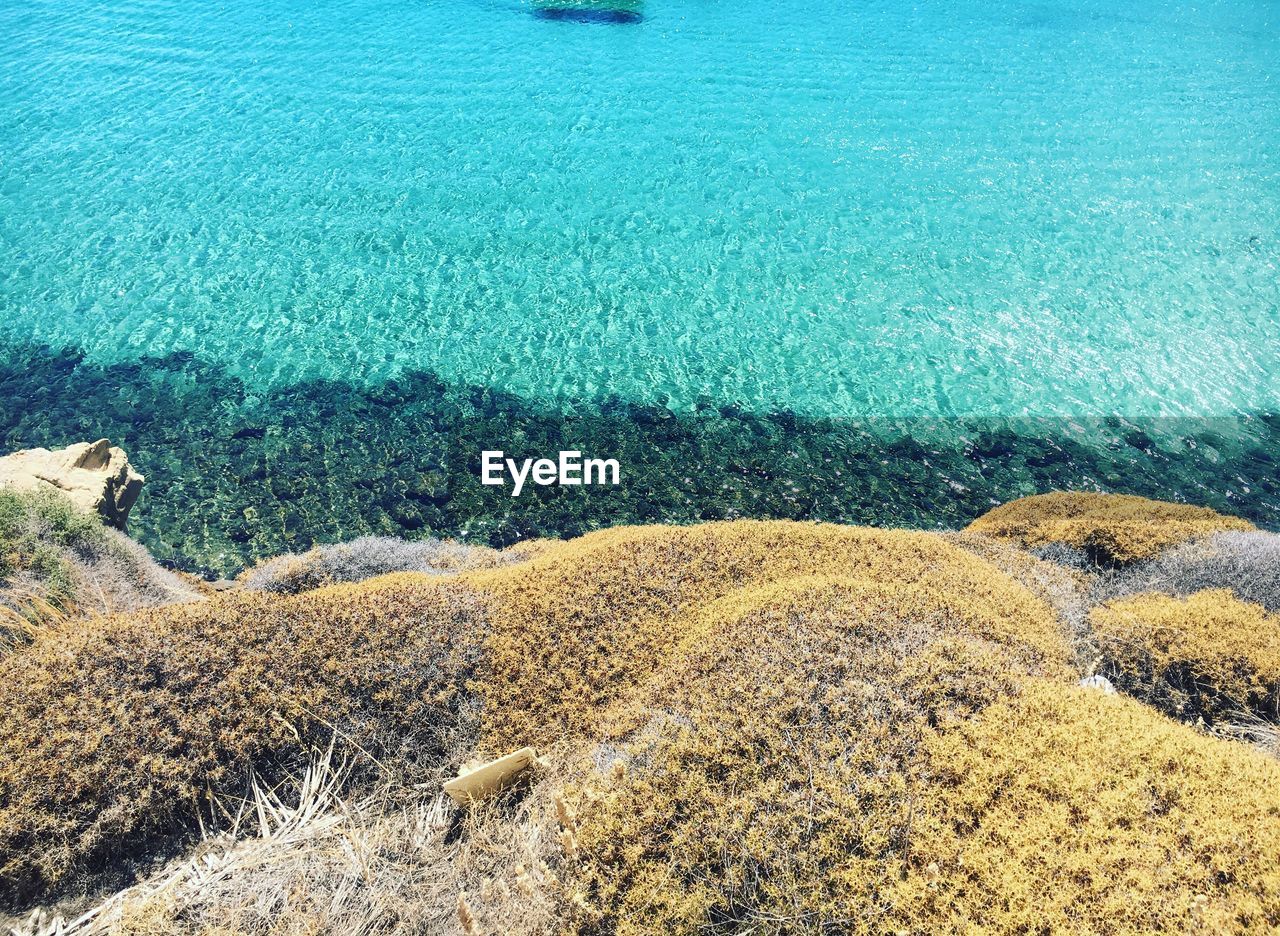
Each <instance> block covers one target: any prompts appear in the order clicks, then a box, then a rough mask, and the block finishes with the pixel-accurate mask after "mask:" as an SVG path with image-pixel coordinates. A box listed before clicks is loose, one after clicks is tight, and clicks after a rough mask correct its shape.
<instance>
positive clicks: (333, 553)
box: [240, 536, 503, 595]
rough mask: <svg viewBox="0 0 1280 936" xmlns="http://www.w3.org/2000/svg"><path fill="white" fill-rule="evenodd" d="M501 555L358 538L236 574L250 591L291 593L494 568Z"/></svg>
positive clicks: (444, 544)
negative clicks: (398, 575)
mask: <svg viewBox="0 0 1280 936" xmlns="http://www.w3.org/2000/svg"><path fill="white" fill-rule="evenodd" d="M502 561H503V554H502V553H500V552H498V551H497V550H496V549H489V548H488V547H486V546H469V545H466V544H463V543H454V542H449V541H446V540H436V539H427V540H416V541H412V542H406V541H405V540H401V539H395V538H394V537H390V536H362V537H360V538H359V539H355V540H352V541H351V542H349V543H340V544H338V545H335V546H317V547H315V548H314V549H311V550H308V551H307V552H305V553H289V554H287V555H284V556H277V557H276V558H274V559H268V560H267V561H266V562H260V563H258V564H257V565H256V566H254V567H253V568H252V569H250V570H249V571H247V572H245V573H244V574H243V575H241V576H240V583H241V585H243V586H244V587H245V588H247V589H250V590H251V591H267V592H275V593H277V594H282V595H296V594H298V593H299V592H304V591H309V590H311V589H313V588H321V587H323V586H325V585H337V584H340V583H343V582H362V581H364V580H365V579H370V578H375V577H376V576H379V575H388V574H390V573H392V572H426V573H428V574H440V573H445V572H461V571H464V570H466V569H482V568H485V567H487V566H493V565H498V564H500V563H501V562H502Z"/></svg>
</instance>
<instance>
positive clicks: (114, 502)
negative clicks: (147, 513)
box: [0, 439, 144, 529]
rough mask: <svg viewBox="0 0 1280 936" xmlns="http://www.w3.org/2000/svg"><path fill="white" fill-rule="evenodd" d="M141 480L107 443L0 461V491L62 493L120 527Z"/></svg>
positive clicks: (28, 453) (126, 459)
mask: <svg viewBox="0 0 1280 936" xmlns="http://www.w3.org/2000/svg"><path fill="white" fill-rule="evenodd" d="M143 480H144V479H143V477H142V475H140V474H138V472H136V471H134V470H133V466H132V465H130V464H129V457H128V456H127V455H125V453H124V449H121V448H112V447H111V443H110V442H108V441H107V440H106V439H99V440H98V441H97V442H77V443H76V444H75V445H69V446H67V447H66V448H64V449H58V450H56V451H52V452H51V451H49V450H48V449H43V448H35V449H23V450H22V451H20V452H14V453H13V454H12V455H6V456H4V457H3V458H0V487H10V488H14V489H16V490H22V491H31V490H38V489H40V488H51V489H53V490H56V491H61V492H62V493H63V494H65V495H66V496H67V497H69V498H71V500H73V501H74V502H75V503H76V504H78V505H80V506H81V507H83V508H84V509H85V510H91V511H96V512H97V513H99V514H101V515H102V519H103V520H105V521H106V522H107V523H109V524H111V525H112V526H114V527H119V528H120V529H124V525H125V521H126V520H127V519H128V518H129V511H130V509H132V507H133V505H134V502H135V501H137V499H138V494H139V493H141V491H142V484H143Z"/></svg>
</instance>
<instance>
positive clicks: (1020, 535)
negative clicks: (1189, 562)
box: [968, 491, 1253, 564]
mask: <svg viewBox="0 0 1280 936" xmlns="http://www.w3.org/2000/svg"><path fill="white" fill-rule="evenodd" d="M968 529H969V531H970V532H973V533H983V534H985V535H987V536H993V537H996V538H999V539H1008V540H1012V541H1013V542H1015V543H1017V544H1018V545H1020V546H1022V547H1024V548H1028V549H1030V548H1034V547H1038V546H1048V545H1051V544H1065V545H1067V546H1073V547H1075V548H1077V549H1081V550H1084V551H1085V552H1086V553H1087V554H1088V555H1090V556H1091V557H1092V558H1093V559H1094V560H1095V561H1096V562H1099V563H1102V564H1124V563H1128V562H1134V561H1136V560H1140V559H1150V558H1152V557H1154V556H1156V555H1158V554H1159V553H1160V552H1161V551H1163V550H1165V549H1167V548H1168V547H1170V546H1176V545H1178V544H1180V543H1185V542H1188V541H1189V540H1194V539H1197V538H1199V537H1204V536H1209V535H1211V534H1213V533H1220V532H1225V531H1242V530H1252V529H1253V524H1251V523H1249V522H1248V521H1246V520H1241V519H1239V518H1237V517H1228V516H1224V515H1223V514H1220V513H1217V512H1216V511H1213V510H1209V509H1208V508H1206V507H1192V506H1190V505H1188V504H1170V503H1166V502H1163V501H1153V500H1148V499H1147V498H1145V497H1134V496H1131V495H1127V494H1096V493H1092V492H1087V491H1084V492H1074V491H1057V492H1054V493H1052V494H1038V495H1035V496H1033V497H1023V498H1021V499H1019V500H1015V501H1010V502H1009V503H1007V504H1004V505H1003V506H1000V507H997V508H996V509H995V510H992V511H990V512H988V513H986V514H984V515H983V516H981V517H979V518H978V519H977V520H975V521H973V523H971V524H969V527H968Z"/></svg>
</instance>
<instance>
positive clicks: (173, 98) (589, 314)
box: [0, 0, 1280, 415]
mask: <svg viewBox="0 0 1280 936" xmlns="http://www.w3.org/2000/svg"><path fill="white" fill-rule="evenodd" d="M643 14H644V20H643V21H642V22H640V23H638V24H633V25H584V24H580V23H572V22H549V21H546V20H543V19H539V18H537V17H535V16H534V15H532V13H531V10H530V8H529V7H528V6H526V5H522V4H521V3H519V2H516V0H490V2H484V0H474V2H464V0H342V2H337V0H252V2H250V0H207V2H201V0H183V2H173V0H6V2H5V3H4V4H3V5H0V36H3V37H4V38H3V39H0V337H5V338H13V339H20V340H35V341H40V342H44V343H49V344H55V345H58V344H64V343H70V344H73V345H76V346H79V347H82V348H84V349H86V351H87V352H88V353H89V354H90V356H91V358H93V359H95V360H99V361H103V362H111V361H119V360H123V359H129V358H136V357H138V356H141V355H144V354H164V353H167V352H171V351H175V350H190V351H194V352H195V353H197V354H198V355H201V356H203V357H206V358H209V359H212V360H215V361H218V362H221V363H223V364H225V365H226V366H227V367H228V368H230V369H231V370H232V371H233V372H235V373H236V374H238V375H240V376H242V377H244V378H246V379H247V380H249V381H251V382H253V383H254V384H256V385H259V386H265V385H268V384H271V383H278V382H283V381H294V380H298V379H301V378H305V377H314V376H328V377H334V378H339V379H346V380H354V381H361V382H374V381H378V380H382V379H385V378H387V377H389V376H392V375H394V374H396V373H397V372H400V371H401V370H404V369H427V370H433V371H436V372H438V373H440V374H441V375H442V376H444V377H445V378H447V379H451V380H461V381H468V382H473V383H480V384H487V385H492V386H496V387H500V388H503V389H506V390H513V391H516V392H518V393H520V394H524V395H527V396H530V397H538V398H546V399H552V400H558V401H566V400H573V399H584V398H592V397H596V396H599V395H602V394H607V393H615V394H619V395H621V396H624V397H627V398H632V399H641V400H655V399H666V400H668V401H669V402H670V403H671V405H673V406H675V407H684V406H688V405H691V404H692V402H693V401H695V400H696V399H697V398H698V397H699V396H704V395H705V396H710V397H712V398H713V399H716V400H720V401H737V402H739V403H743V404H746V405H748V406H750V407H754V408H759V409H774V408H783V407H785V408H792V409H795V410H797V411H800V412H803V413H811V414H825V415H855V414H856V415H868V414H870V415H905V414H943V415H951V414H982V415H1007V414H1022V413H1035V414H1046V413H1057V414H1085V413H1124V414H1129V415H1138V414H1169V413H1179V414H1193V415H1207V414H1223V413H1230V412H1236V411H1240V410H1245V411H1249V410H1259V409H1271V410H1274V409H1276V408H1277V406H1278V405H1280V6H1278V5H1277V4H1276V2H1275V0H1219V2H1197V3H1185V2H1173V3H1169V4H1164V3H1150V2H1134V0H1047V2H1009V0H938V2H929V0H922V2H903V0H893V2H885V0H867V2H862V3H841V2H831V0H826V2H823V0H738V2H732V3H730V2H721V0H683V2H681V0H646V2H645V3H644V4H643Z"/></svg>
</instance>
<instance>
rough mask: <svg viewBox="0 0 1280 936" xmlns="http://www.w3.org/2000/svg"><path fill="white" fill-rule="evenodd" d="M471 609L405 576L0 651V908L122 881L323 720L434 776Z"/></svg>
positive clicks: (463, 700) (120, 620) (458, 722)
mask: <svg viewBox="0 0 1280 936" xmlns="http://www.w3.org/2000/svg"><path fill="white" fill-rule="evenodd" d="M483 612H484V609H483V607H482V605H481V603H480V602H479V600H478V599H477V596H476V595H475V594H474V593H473V592H471V591H470V590H468V589H466V588H465V587H463V586H460V585H458V584H457V583H454V582H441V581H438V580H432V579H429V578H426V577H424V576H416V575H404V576H396V577H389V578H384V579H381V580H378V581H376V582H373V583H369V584H368V585H348V586H337V587H333V588H330V589H325V590H320V591H315V592H309V593H306V594H304V595H301V596H297V597H288V598H286V597H280V596H272V595H265V594H252V593H246V594H238V595H229V596H227V597H224V598H220V599H216V600H213V601H207V602H200V603H195V604H187V605H177V606H172V607H166V608H160V609H154V610H149V611H142V612H138V613H135V614H130V615H116V616H113V617H108V618H102V619H98V620H89V621H85V622H69V623H68V624H66V625H65V626H62V627H57V628H52V629H49V630H47V631H45V632H43V633H41V634H39V635H37V637H36V638H35V640H34V641H33V643H32V644H31V645H29V646H27V647H24V648H22V649H21V650H20V651H17V652H14V653H9V654H5V655H3V656H0V905H21V904H22V903H23V902H24V901H27V900H29V899H31V898H32V897H34V896H35V895H38V894H41V893H48V892H50V891H53V892H56V891H58V890H59V889H66V888H67V887H72V886H78V884H77V882H76V878H77V877H78V876H81V875H85V874H89V875H91V876H95V875H98V874H99V872H102V871H110V872H112V874H113V875H114V876H115V877H117V878H120V877H125V878H127V875H128V870H129V862H130V860H131V859H133V858H135V857H138V856H145V855H146V854H147V853H148V852H149V850H152V849H154V847H155V846H156V845H157V844H158V843H163V842H164V841H165V840H166V839H167V838H169V837H171V836H174V835H181V834H182V833H184V832H187V833H188V834H189V830H190V828H191V826H192V825H193V824H194V822H195V817H196V815H197V814H198V813H199V812H205V813H206V814H207V813H208V810H209V808H210V804H209V802H208V800H207V794H208V792H209V791H211V790H212V791H214V792H220V793H229V794H241V795H243V794H244V792H245V782H246V779H247V777H248V775H249V772H250V770H251V769H256V770H257V771H258V772H259V773H261V774H264V775H265V776H266V777H268V778H271V777H273V776H278V775H279V773H280V772H281V771H283V770H287V769H289V768H290V767H291V766H293V765H294V764H295V763H296V761H297V759H298V758H299V757H300V756H303V755H305V754H306V753H307V752H308V751H309V750H311V749H312V748H313V747H316V746H323V745H325V744H326V743H327V742H328V739H329V738H330V737H332V736H333V734H334V732H335V731H337V732H340V733H341V735H342V736H343V737H346V738H349V739H351V741H353V742H354V744H355V745H358V746H359V747H360V748H362V749H363V750H365V751H367V752H369V753H370V754H371V755H372V756H374V757H376V758H378V759H379V760H380V761H381V762H382V763H383V764H385V765H387V766H390V767H393V768H396V769H404V770H406V771H407V772H409V773H413V772H415V771H417V770H430V771H435V770H439V769H440V768H441V761H442V760H445V759H447V757H448V755H449V753H450V748H451V747H453V746H454V745H456V744H467V745H469V744H470V742H471V738H470V737H469V736H467V735H466V731H467V730H468V729H472V730H473V729H474V720H473V719H470V718H469V717H468V711H469V709H470V705H471V703H470V701H469V699H468V696H467V693H466V692H465V684H466V682H467V680H468V679H469V677H470V676H471V675H472V673H473V667H474V666H475V664H476V661H477V659H478V657H479V655H480V652H481V648H482V645H483V639H484V630H483V622H484V613H483ZM460 733H461V734H462V736H459V734H460Z"/></svg>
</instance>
